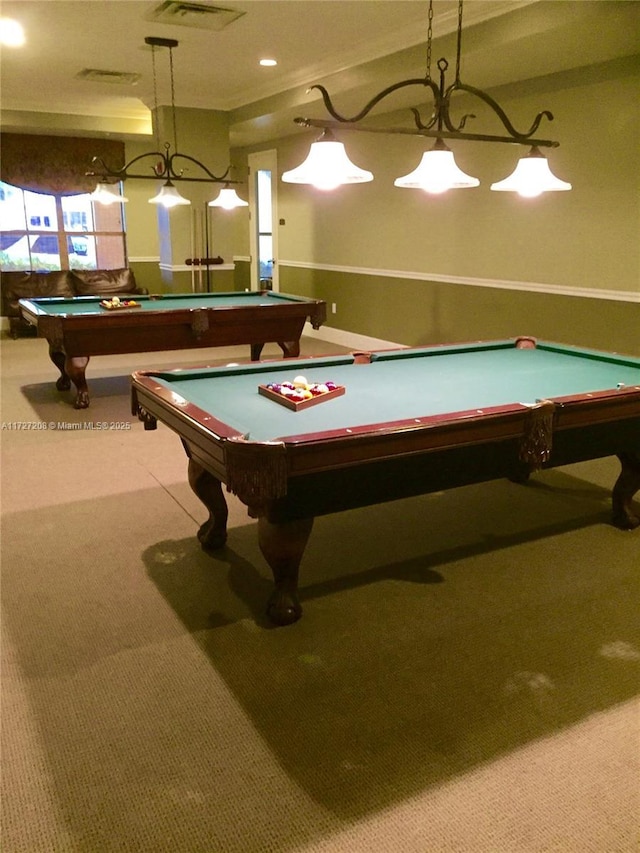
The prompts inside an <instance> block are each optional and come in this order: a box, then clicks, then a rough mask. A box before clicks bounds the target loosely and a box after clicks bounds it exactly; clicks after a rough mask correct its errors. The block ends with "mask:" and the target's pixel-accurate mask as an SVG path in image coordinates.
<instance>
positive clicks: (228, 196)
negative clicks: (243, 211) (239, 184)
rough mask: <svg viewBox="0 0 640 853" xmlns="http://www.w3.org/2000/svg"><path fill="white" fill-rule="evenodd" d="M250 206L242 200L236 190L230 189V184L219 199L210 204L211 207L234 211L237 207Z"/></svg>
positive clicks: (221, 191) (225, 186)
mask: <svg viewBox="0 0 640 853" xmlns="http://www.w3.org/2000/svg"><path fill="white" fill-rule="evenodd" d="M248 206H249V202H248V201H244V199H241V198H240V196H239V195H238V193H237V192H236V191H235V189H233V187H230V186H229V184H225V185H224V187H223V188H222V189H221V190H220V193H219V194H218V196H217V198H214V200H213V201H210V202H209V207H222V208H224V210H234V209H235V208H236V207H248Z"/></svg>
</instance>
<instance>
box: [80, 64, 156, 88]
mask: <svg viewBox="0 0 640 853" xmlns="http://www.w3.org/2000/svg"><path fill="white" fill-rule="evenodd" d="M141 76H142V75H140V74H133V73H129V72H128V71H102V70H101V69H99V68H83V69H82V71H79V72H78V73H77V74H76V78H77V79H78V80H88V81H89V82H90V83H120V84H124V85H126V86H135V84H136V83H137V82H138V80H139V79H140V77H141Z"/></svg>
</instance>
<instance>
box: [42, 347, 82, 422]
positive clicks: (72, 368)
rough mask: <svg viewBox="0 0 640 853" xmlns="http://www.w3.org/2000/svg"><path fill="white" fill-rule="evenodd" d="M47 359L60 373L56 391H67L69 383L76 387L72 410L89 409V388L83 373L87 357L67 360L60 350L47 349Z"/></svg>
mask: <svg viewBox="0 0 640 853" xmlns="http://www.w3.org/2000/svg"><path fill="white" fill-rule="evenodd" d="M49 357H50V358H51V361H52V362H53V363H54V364H55V366H56V367H57V368H58V370H59V371H60V377H59V378H58V380H57V382H56V388H57V389H58V391H68V390H69V388H71V383H72V382H73V384H74V385H75V386H76V391H77V393H76V399H75V402H74V404H73V405H74V408H76V409H87V408H89V388H88V386H87V380H86V378H85V371H86V369H87V365H88V364H89V357H88V356H74V357H73V358H68V357H67V356H66V355H65V353H63V352H61V351H60V350H55V349H51V348H50V349H49Z"/></svg>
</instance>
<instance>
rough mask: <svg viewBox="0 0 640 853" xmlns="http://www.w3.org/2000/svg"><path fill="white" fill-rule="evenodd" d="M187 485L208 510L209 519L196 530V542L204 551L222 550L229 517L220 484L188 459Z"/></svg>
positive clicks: (225, 539)
mask: <svg viewBox="0 0 640 853" xmlns="http://www.w3.org/2000/svg"><path fill="white" fill-rule="evenodd" d="M189 485H190V486H191V488H192V489H193V491H194V493H195V495H196V497H198V498H200V500H201V501H202V503H203V504H204V505H205V506H206V508H207V509H208V510H209V518H208V519H207V521H205V523H204V524H203V525H201V526H200V529H199V530H198V541H199V542H200V544H201V545H202V547H203V549H204V550H205V551H209V550H211V551H215V550H217V549H218V548H222V547H223V545H224V544H225V542H226V541H227V518H228V516H229V509H228V507H227V501H226V499H225V496H224V493H223V491H222V483H221V482H220V480H218V479H217V478H216V477H214V476H213V474H210V473H209V472H208V471H205V469H204V468H202V467H201V466H200V465H198V463H197V462H194V461H193V459H189Z"/></svg>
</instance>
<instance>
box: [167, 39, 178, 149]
mask: <svg viewBox="0 0 640 853" xmlns="http://www.w3.org/2000/svg"><path fill="white" fill-rule="evenodd" d="M169 70H170V73H171V118H172V121H173V147H174V149H175V153H177V151H178V126H177V124H176V97H175V89H174V85H173V48H172V47H170V48H169Z"/></svg>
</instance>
